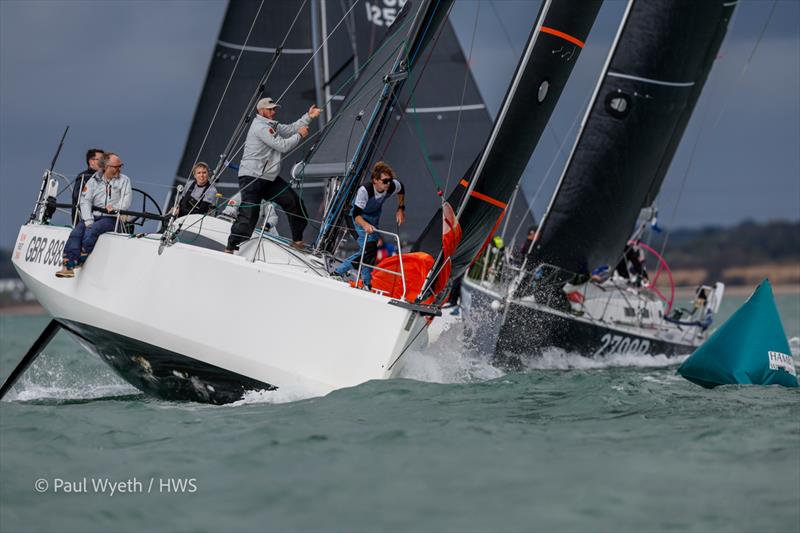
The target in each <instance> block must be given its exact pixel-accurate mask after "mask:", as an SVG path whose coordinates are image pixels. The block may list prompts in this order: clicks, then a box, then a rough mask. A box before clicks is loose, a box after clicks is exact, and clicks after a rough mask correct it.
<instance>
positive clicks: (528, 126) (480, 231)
mask: <svg viewBox="0 0 800 533" xmlns="http://www.w3.org/2000/svg"><path fill="white" fill-rule="evenodd" d="M600 5H601V2H600V1H583V0H582V1H572V0H550V1H546V2H544V3H543V4H542V7H541V9H540V12H539V16H538V17H537V19H536V20H537V22H536V25H535V26H534V28H533V29H532V31H531V34H530V36H529V37H528V42H527V45H526V47H525V51H524V52H523V55H522V57H521V59H520V62H519V64H518V66H517V70H516V72H515V74H514V77H513V79H512V81H511V85H510V86H509V89H508V91H507V93H506V96H505V98H504V100H503V104H502V106H501V108H500V112H499V114H498V117H497V119H496V121H495V124H494V127H493V129H492V133H491V136H490V138H489V141H488V143H487V144H486V147H485V148H484V150H483V151H482V153H481V154H480V155H479V156H478V158H477V159H476V160H475V162H474V163H473V165H472V167H471V168H470V169H469V171H468V172H467V173H466V175H465V177H464V178H463V179H461V180H460V182H459V184H458V186H457V187H456V189H455V190H454V191H453V192H452V193H451V194H450V196H449V198H448V201H449V202H450V204H451V205H452V206H453V208H454V209H456V210H457V212H458V219H459V223H460V224H461V228H462V231H463V236H462V240H461V244H460V245H459V246H458V248H457V249H456V251H455V253H454V254H453V256H452V268H453V270H452V274H451V277H453V278H456V277H459V276H460V275H461V274H463V272H464V271H465V270H466V268H467V267H468V266H469V264H470V262H471V261H472V260H473V258H474V257H475V256H476V255H477V254H478V252H479V251H480V249H481V247H482V246H483V244H484V242H486V240H487V238H488V237H490V236H491V234H492V233H493V230H495V229H497V228H498V225H499V223H500V221H501V218H502V216H503V215H504V213H505V211H506V206H507V204H508V202H509V201H510V199H511V196H512V194H513V192H514V190H515V188H516V186H517V184H518V183H519V180H520V178H521V177H522V174H523V172H524V170H525V167H526V166H527V164H528V160H529V159H530V157H531V154H532V153H533V150H534V148H535V147H536V144H537V143H538V142H539V138H540V137H541V135H542V132H543V131H544V128H545V126H546V124H547V121H548V120H549V119H550V115H551V113H552V112H553V110H554V108H555V105H556V103H557V102H558V99H559V97H560V95H561V92H562V90H563V88H564V86H565V85H566V82H567V79H568V78H569V75H570V73H571V72H572V69H573V67H574V65H575V63H576V61H577V59H578V56H579V54H580V51H581V49H582V48H583V46H584V43H585V41H586V38H587V36H588V34H589V31H590V30H591V27H592V25H593V23H594V20H595V17H596V16H597V12H598V10H599V9H600ZM468 192H469V195H467V193H468ZM517 209H519V207H517ZM441 226H442V223H441V215H440V214H439V215H437V216H434V218H433V219H432V220H431V222H430V224H429V226H428V228H427V230H426V231H425V233H424V234H423V237H422V238H421V239H420V241H419V242H418V243H417V246H416V248H417V249H420V250H422V251H425V252H428V253H431V254H432V255H434V256H435V255H436V254H437V253H438V252H437V251H438V250H439V249H440V248H441Z"/></svg>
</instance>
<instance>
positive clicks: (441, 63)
mask: <svg viewBox="0 0 800 533" xmlns="http://www.w3.org/2000/svg"><path fill="white" fill-rule="evenodd" d="M353 3H355V4H356V5H355V6H353ZM405 4H406V2H405V1H403V0H399V1H398V0H357V1H355V2H354V0H347V1H343V2H327V3H326V4H325V8H326V18H327V20H328V26H330V25H331V24H333V22H334V21H338V20H340V19H341V18H342V16H343V15H344V14H345V13H349V16H348V18H347V19H346V22H347V23H348V24H349V27H348V32H336V33H335V34H332V35H330V39H329V41H328V48H329V55H328V56H327V58H326V62H327V64H326V67H325V69H326V70H327V71H328V72H329V76H328V81H327V83H326V88H327V95H326V100H328V99H330V100H331V101H330V103H329V105H330V107H331V111H332V116H333V113H335V112H336V111H338V110H340V109H341V108H342V100H343V98H344V95H345V93H346V92H347V90H348V89H349V88H350V87H351V86H352V85H354V84H356V85H358V84H363V83H364V80H365V78H369V76H370V75H371V72H370V65H371V64H375V63H382V62H383V60H381V59H380V58H379V56H381V54H384V53H385V52H386V50H384V49H382V48H381V47H382V46H384V47H386V46H391V45H386V44H385V41H384V39H385V37H386V35H387V31H388V30H389V28H390V27H391V26H392V25H394V24H395V23H396V19H397V15H398V14H399V11H400V8H401V7H402V6H404V5H405ZM351 7H353V9H352V10H351V9H350V8H351ZM401 24H403V22H401ZM394 31H396V29H395V30H394ZM432 41H433V42H432V44H431V46H428V48H427V49H426V50H425V51H424V53H423V56H422V57H421V58H420V59H419V60H418V63H419V64H418V66H417V68H416V69H415V71H414V72H413V73H412V75H411V76H410V77H409V79H408V80H407V82H406V83H405V85H404V86H403V89H402V91H400V94H399V97H398V102H396V105H395V106H394V109H393V112H392V115H391V118H390V121H389V124H387V127H386V132H385V134H384V135H383V137H382V139H381V142H380V144H379V145H378V146H377V149H376V152H375V157H374V159H375V160H381V159H382V160H385V161H386V162H388V163H389V164H390V165H391V166H392V168H394V170H395V171H396V172H397V175H398V177H399V178H400V180H401V181H402V182H403V183H404V184H405V186H406V188H407V190H408V195H407V196H406V206H407V214H408V217H407V220H406V224H404V225H403V226H402V227H401V228H400V234H401V236H402V238H403V240H404V241H409V240H410V241H412V242H413V241H414V240H415V239H416V238H417V237H418V236H419V235H420V234H421V232H422V230H423V228H424V227H425V224H426V223H427V221H428V217H429V216H430V215H431V213H433V212H435V211H436V209H438V206H439V202H440V199H439V196H438V194H437V189H438V188H445V187H446V185H447V184H448V181H449V187H447V188H448V191H449V190H452V188H453V184H454V183H456V182H457V179H455V177H456V176H457V177H460V176H461V175H463V173H464V172H465V171H466V169H467V168H468V167H469V165H470V163H471V162H472V159H473V158H474V157H475V154H476V153H478V151H479V150H480V149H481V148H482V147H483V145H484V143H485V141H486V137H487V135H488V132H489V129H490V127H491V120H490V118H489V114H488V111H487V110H486V106H485V104H484V102H483V98H482V97H481V95H480V93H479V91H478V88H477V85H476V84H475V81H474V79H473V77H472V74H471V72H470V70H469V67H468V65H467V60H466V57H465V54H464V52H463V51H462V49H461V47H460V46H459V43H458V40H457V39H456V35H455V31H454V30H453V28H452V25H451V24H450V22H445V23H444V24H442V25H441V26H440V28H439V30H438V32H437V33H436V34H435V35H433V37H432ZM389 66H391V65H389ZM385 70H387V71H388V67H385ZM356 77H357V80H356V81H354V78H356ZM462 91H463V98H462ZM368 103H371V102H370V101H369V100H368V99H367V98H362V101H361V102H360V103H359V105H360V107H359V112H360V111H361V110H365V109H367V105H366V104H368ZM350 112H351V114H354V113H353V111H352V110H351V111H350ZM365 112H366V111H365ZM343 123H344V124H349V126H345V127H342V128H341V129H342V131H343V132H344V134H342V135H341V137H343V138H342V143H346V142H347V140H348V138H350V136H351V135H350V128H352V124H353V123H352V122H349V123H348V122H347V121H344V122H343ZM358 131H359V130H354V134H353V136H354V137H356V139H355V140H357V135H356V133H358ZM355 140H354V139H351V140H350V144H354V143H355ZM454 143H455V148H454ZM330 148H331V150H330V152H331V153H332V154H337V152H338V151H339V150H340V149H341V147H339V148H338V149H334V147H333V145H331V146H330ZM326 149H327V148H326ZM350 153H352V151H351V152H350ZM451 156H452V162H451ZM333 157H334V158H335V157H340V156H338V155H334V156H333ZM313 159H315V158H314V156H312V158H311V160H310V161H309V163H312V161H313ZM321 160H322V158H319V159H317V161H321ZM335 165H336V166H334V167H327V168H326V167H320V172H319V173H320V174H322V175H324V174H325V171H326V170H333V171H337V170H339V171H341V168H340V167H341V166H342V163H335ZM312 171H313V169H312ZM309 174H310V173H309ZM448 174H449V175H450V176H453V178H451V179H450V180H448V179H447V178H448ZM448 191H444V192H445V193H446V192H448ZM523 201H524V199H523ZM526 209H527V204H525V205H523V207H521V208H520V212H521V213H524V212H525V211H526ZM381 227H383V228H385V229H390V230H394V229H395V227H396V226H395V222H394V211H393V210H391V209H387V210H386V212H385V213H384V217H383V221H382V223H381Z"/></svg>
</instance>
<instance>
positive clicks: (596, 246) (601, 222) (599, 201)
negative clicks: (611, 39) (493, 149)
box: [523, 0, 736, 287]
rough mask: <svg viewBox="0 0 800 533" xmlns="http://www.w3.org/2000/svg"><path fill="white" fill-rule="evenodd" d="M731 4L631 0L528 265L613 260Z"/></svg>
mask: <svg viewBox="0 0 800 533" xmlns="http://www.w3.org/2000/svg"><path fill="white" fill-rule="evenodd" d="M735 4H736V2H730V1H727V0H704V1H702V2H691V1H667V0H651V1H646V2H645V1H639V0H631V2H630V3H629V5H628V8H627V10H626V13H625V18H624V19H623V22H622V25H621V26H620V32H619V34H618V35H617V39H616V41H615V44H614V45H613V47H612V50H611V54H610V56H609V60H608V62H607V64H606V67H605V69H604V72H603V75H602V77H601V79H600V82H599V84H598V86H597V88H596V90H595V94H594V96H593V99H592V102H591V104H590V106H589V109H588V110H587V115H586V117H585V118H584V122H583V129H582V130H581V133H580V135H579V136H578V140H577V141H576V144H575V146H574V147H573V150H572V154H571V156H570V159H569V163H568V165H567V167H566V169H565V170H564V173H563V174H562V176H561V180H560V182H559V184H558V187H557V188H556V192H555V194H554V196H553V199H552V200H551V202H550V206H549V208H548V210H547V213H546V214H545V216H544V218H543V220H542V225H541V227H540V229H539V231H540V234H539V237H538V239H537V242H536V244H535V246H534V247H533V249H532V251H531V256H530V257H529V259H528V264H529V265H533V266H535V265H538V264H541V263H548V264H552V265H555V266H558V267H560V268H562V269H564V270H566V271H569V272H575V273H582V274H586V273H589V272H591V270H592V269H593V268H595V267H598V266H601V265H611V266H613V265H615V264H616V262H617V260H618V258H619V257H620V255H621V253H622V252H623V250H624V247H625V245H626V242H627V240H628V238H629V237H630V234H631V232H632V231H633V226H634V224H635V222H636V219H637V216H638V215H639V212H640V210H641V208H642V207H644V206H647V205H649V204H650V203H651V202H652V200H653V198H655V196H656V195H657V194H658V190H659V188H660V186H661V182H662V181H663V179H664V175H665V174H666V171H667V168H668V167H669V164H670V161H671V160H672V157H673V155H674V153H675V150H676V148H677V146H678V143H679V142H680V139H681V136H682V134H683V131H684V129H685V127H686V124H687V123H688V121H689V117H690V115H691V113H692V110H693V109H694V106H695V103H696V102H697V99H698V97H699V95H700V91H701V90H702V88H703V85H704V83H705V81H706V78H707V77H708V72H709V70H710V68H711V65H712V63H713V62H714V59H715V58H716V55H717V52H718V50H719V47H720V44H721V43H722V40H723V38H724V36H725V32H726V29H727V25H728V21H729V20H730V17H731V14H732V12H733V9H734V6H735ZM523 285H524V286H526V287H527V285H529V284H523Z"/></svg>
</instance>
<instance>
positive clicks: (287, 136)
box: [225, 98, 320, 253]
mask: <svg viewBox="0 0 800 533" xmlns="http://www.w3.org/2000/svg"><path fill="white" fill-rule="evenodd" d="M278 107H280V106H279V105H278V104H276V103H275V102H273V101H272V98H262V99H261V100H259V101H258V103H257V104H256V116H255V117H253V123H252V124H251V125H250V130H249V131H248V132H247V140H246V141H245V143H244V153H243V155H242V162H241V165H240V166H239V191H240V192H241V195H242V207H241V208H240V209H239V214H238V215H237V217H236V222H234V223H233V227H232V228H231V235H230V237H228V246H227V248H226V249H225V251H226V252H228V253H233V252H234V250H236V249H237V248H238V247H239V245H240V244H241V243H242V242H244V241H246V240H247V239H249V238H250V235H252V233H253V230H254V229H255V227H256V222H257V221H258V212H259V210H258V206H260V205H261V201H262V200H265V201H268V202H275V203H277V204H278V205H279V206H281V208H283V211H284V212H285V213H286V215H287V216H288V217H289V227H290V228H291V230H292V241H293V243H294V245H295V246H297V247H301V246H302V245H303V230H304V229H305V228H306V224H307V223H308V220H307V219H306V215H305V208H304V206H303V203H302V201H301V200H300V198H299V197H298V196H297V193H296V192H294V190H293V189H292V188H291V186H290V185H289V184H288V183H287V182H286V181H285V180H284V179H283V178H281V177H280V176H279V175H278V173H279V172H280V170H281V156H282V154H285V153H287V152H289V151H291V150H293V149H294V148H296V147H297V145H299V144H300V142H301V141H302V140H303V139H304V138H306V137H307V136H308V125H309V124H310V123H311V121H312V120H313V119H315V118H317V117H318V116H319V113H320V110H319V109H318V108H317V106H313V105H312V106H311V107H310V108H309V109H308V113H306V114H304V115H303V116H302V117H300V119H298V120H297V121H296V122H294V123H292V124H279V123H278V121H277V120H275V115H276V114H277V108H278Z"/></svg>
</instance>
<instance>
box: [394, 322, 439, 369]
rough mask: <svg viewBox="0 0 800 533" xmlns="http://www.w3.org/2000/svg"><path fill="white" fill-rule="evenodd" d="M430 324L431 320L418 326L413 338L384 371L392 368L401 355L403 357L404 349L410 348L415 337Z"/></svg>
mask: <svg viewBox="0 0 800 533" xmlns="http://www.w3.org/2000/svg"><path fill="white" fill-rule="evenodd" d="M430 325H431V322H427V323H426V324H425V325H424V326H422V327H421V328H419V331H418V332H417V334H416V335H414V338H413V339H411V342H409V343H408V344H407V345H406V347H405V348H403V351H402V352H400V355H398V356H397V358H396V359H395V360H394V361H393V362H392V364H391V365H389V367H388V368H387V369H386V371H387V372H388V371H390V370H391V369H392V368H394V365H396V364H397V362H398V361H399V360H400V358H401V357H403V355H404V354H405V353H406V350H408V349H409V348H411V345H412V344H414V341H416V340H417V337H419V336H420V334H421V333H422V332H423V331H425V330H426V329H428V326H430Z"/></svg>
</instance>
